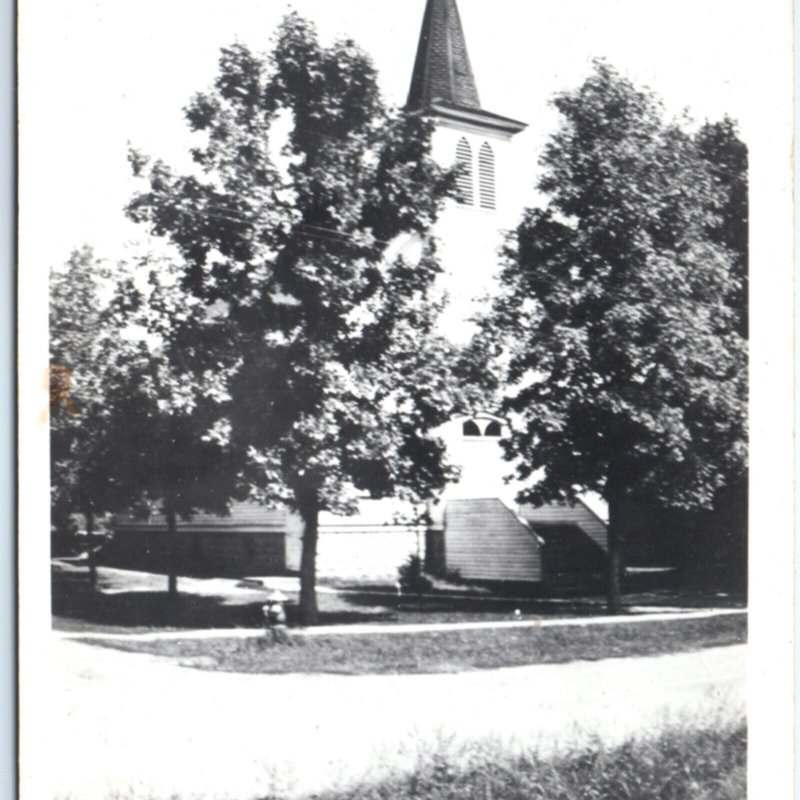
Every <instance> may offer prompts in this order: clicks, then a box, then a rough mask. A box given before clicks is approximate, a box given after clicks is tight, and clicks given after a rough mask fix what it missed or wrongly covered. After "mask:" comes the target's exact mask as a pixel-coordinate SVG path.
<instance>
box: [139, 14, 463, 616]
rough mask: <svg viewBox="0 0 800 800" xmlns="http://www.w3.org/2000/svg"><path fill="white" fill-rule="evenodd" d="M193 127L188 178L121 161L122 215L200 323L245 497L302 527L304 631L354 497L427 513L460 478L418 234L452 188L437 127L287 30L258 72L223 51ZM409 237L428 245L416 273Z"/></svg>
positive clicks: (362, 61) (241, 51)
mask: <svg viewBox="0 0 800 800" xmlns="http://www.w3.org/2000/svg"><path fill="white" fill-rule="evenodd" d="M187 119H188V122H189V124H190V126H191V128H192V130H193V131H195V132H197V133H198V134H199V135H200V136H201V137H202V143H201V144H200V145H199V146H198V147H197V148H196V149H194V150H193V151H192V153H193V156H194V160H195V162H196V164H197V167H198V168H197V170H196V172H195V173H194V174H190V175H178V174H175V173H174V172H173V171H171V170H170V169H169V168H168V167H167V166H166V165H165V164H163V163H162V162H159V161H156V162H154V163H150V162H148V161H147V160H146V159H144V158H143V157H141V156H140V155H138V154H135V153H134V154H132V162H133V165H134V169H135V170H136V171H137V172H139V173H141V174H145V175H146V177H147V179H148V181H149V187H148V189H147V190H146V191H143V192H142V193H140V194H139V195H138V196H136V197H135V198H134V199H133V201H132V202H131V204H130V206H129V214H130V216H131V217H132V218H133V219H134V220H136V221H140V222H142V223H145V224H147V225H148V226H149V227H150V229H151V230H152V232H154V233H155V234H157V235H160V236H164V237H167V238H168V239H169V240H170V241H171V242H172V243H173V244H174V245H175V246H177V248H178V249H179V250H180V252H181V254H182V256H183V258H184V260H185V267H184V270H183V274H182V275H181V276H180V287H181V289H182V290H183V291H184V292H185V293H186V295H187V296H188V297H192V298H194V299H195V300H196V301H199V302H200V303H201V304H202V307H203V308H204V309H205V311H206V315H205V319H204V321H203V324H202V326H200V327H201V329H202V331H203V333H204V336H205V337H206V339H205V341H206V345H205V346H204V348H203V352H202V353H200V352H198V354H197V355H198V371H200V370H201V369H202V370H210V371H212V372H217V373H225V374H226V376H227V377H226V388H227V392H228V395H229V397H230V411H229V414H228V415H227V417H226V419H227V422H228V425H229V436H230V441H231V443H232V445H233V447H234V449H235V450H236V451H237V452H239V453H242V454H244V455H245V456H246V459H245V460H246V465H245V479H246V481H247V482H248V484H249V485H250V486H251V490H252V494H253V495H254V496H256V497H257V498H259V499H260V500H262V501H263V502H265V503H282V504H284V505H286V506H287V507H289V508H290V509H293V510H294V511H296V512H297V513H298V514H299V515H300V517H301V518H302V520H303V523H304V535H303V549H302V563H301V598H300V605H301V609H300V610H301V618H302V621H303V622H304V623H306V624H309V623H312V622H313V621H314V620H315V619H316V616H317V603H316V592H315V559H316V547H317V534H318V519H319V513H320V512H321V511H323V510H330V511H334V512H338V513H347V512H350V511H353V510H354V509H355V507H356V506H355V501H356V498H357V496H358V495H359V494H360V493H363V492H367V493H369V494H370V495H371V496H373V497H384V496H388V495H391V494H395V493H406V494H407V495H408V496H409V497H410V498H413V499H422V498H424V497H427V496H429V495H430V494H431V493H432V492H433V491H434V490H436V489H438V488H440V487H441V486H443V484H444V483H445V481H446V480H447V479H448V478H449V477H450V474H451V473H450V470H449V468H448V467H447V465H446V463H445V459H444V457H443V456H444V453H443V444H442V442H441V441H439V440H438V439H437V438H436V436H435V435H434V434H433V431H434V429H435V428H436V427H437V426H438V425H440V424H441V423H442V422H443V421H444V420H445V419H446V418H447V416H448V414H449V413H450V411H451V410H452V408H453V405H454V403H456V402H457V397H456V392H455V390H454V383H453V381H452V380H451V375H452V364H453V361H454V354H453V353H452V352H451V349H450V347H449V346H448V345H447V344H446V343H445V342H444V341H443V340H442V339H441V338H439V337H437V336H436V335H435V320H436V314H437V311H438V308H437V306H436V303H435V302H433V301H432V300H431V299H430V289H431V287H432V285H433V282H434V280H435V278H436V275H437V273H438V272H439V267H438V264H437V261H436V256H435V250H434V246H433V244H431V243H430V240H429V238H428V232H429V230H430V227H431V225H432V223H433V222H434V220H435V217H436V214H437V210H438V206H439V202H440V200H441V199H442V197H443V196H444V195H445V193H446V192H447V191H449V189H450V186H451V183H452V181H451V179H450V177H449V176H447V175H445V174H444V173H443V172H441V171H440V170H439V169H438V168H437V167H436V165H435V163H434V162H433V161H432V159H431V158H430V154H429V139H430V133H431V127H430V123H429V122H427V121H426V120H425V119H423V118H422V117H420V116H418V115H414V114H410V113H405V112H392V111H390V110H388V109H387V108H386V106H385V105H384V104H383V102H382V100H381V97H380V94H379V91H378V87H377V82H376V74H375V71H374V69H373V66H372V64H371V62H370V60H369V59H368V58H367V57H366V56H365V55H364V53H363V52H361V51H360V50H359V49H358V48H357V47H356V46H355V45H354V44H353V43H352V42H350V41H341V42H337V43H335V44H333V45H332V46H330V47H324V46H322V45H321V44H320V43H319V41H318V39H317V35H316V32H315V30H314V28H313V26H312V25H310V24H309V23H308V22H307V21H305V20H303V19H302V18H301V17H299V16H297V15H295V14H292V15H289V16H288V17H286V19H285V20H284V22H283V24H282V25H281V27H280V29H279V31H278V35H277V39H276V43H275V47H274V49H273V51H272V53H271V55H270V56H269V58H267V59H266V60H265V59H262V58H259V57H257V56H255V55H254V54H253V53H252V52H250V51H249V50H248V49H247V48H245V47H244V46H242V45H235V46H233V47H230V48H227V49H225V50H223V53H222V57H221V60H220V69H219V75H218V77H217V79H216V83H215V85H214V87H213V89H211V90H210V91H208V92H207V93H204V94H200V95H198V96H197V97H195V98H194V100H193V101H192V102H191V104H190V105H189V107H188V109H187ZM409 236H412V237H418V238H421V239H422V240H423V242H425V243H426V244H425V246H424V254H423V256H422V258H421V259H419V260H417V261H416V262H414V263H411V262H409V261H408V260H407V259H406V258H404V257H403V253H402V250H403V248H402V242H403V241H404V240H408V237H409ZM191 335H193V334H191ZM191 335H189V338H191Z"/></svg>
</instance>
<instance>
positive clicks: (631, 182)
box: [487, 62, 747, 610]
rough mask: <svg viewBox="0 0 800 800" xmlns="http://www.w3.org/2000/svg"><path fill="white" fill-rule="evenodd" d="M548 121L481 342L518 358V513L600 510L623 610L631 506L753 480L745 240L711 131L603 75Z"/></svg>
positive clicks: (703, 503)
mask: <svg viewBox="0 0 800 800" xmlns="http://www.w3.org/2000/svg"><path fill="white" fill-rule="evenodd" d="M555 106H556V108H557V109H558V110H559V111H560V112H561V126H560V128H559V130H558V131H557V132H556V133H555V134H554V136H553V137H552V139H551V140H550V142H549V144H548V145H547V147H546V149H545V152H544V155H543V157H542V161H541V163H542V167H543V174H542V177H541V180H540V184H539V187H540V189H541V190H542V191H543V192H545V193H546V195H547V196H548V198H549V202H548V204H547V207H546V208H544V209H535V210H529V211H527V212H526V213H525V215H524V218H523V220H522V222H521V223H520V225H519V227H518V228H517V229H516V231H515V232H514V233H513V235H512V236H511V237H510V240H509V245H508V248H507V252H506V256H505V265H504V269H503V272H502V284H503V289H504V291H503V293H502V295H501V297H500V298H499V299H498V301H497V303H496V305H495V307H494V310H493V314H492V316H491V319H490V320H489V321H488V322H487V330H489V331H490V332H494V334H495V336H496V337H497V338H498V340H499V341H500V342H502V343H503V344H504V345H506V346H507V347H508V348H509V351H510V352H509V354H508V355H507V357H506V365H507V376H506V378H507V382H508V385H509V387H510V388H509V389H508V392H507V398H506V401H505V405H506V410H507V412H509V414H510V416H511V419H512V428H513V430H512V433H511V435H510V438H509V441H508V442H507V450H508V455H509V456H510V457H514V458H516V459H517V460H518V465H519V466H518V471H519V476H520V477H521V478H522V479H525V480H526V481H528V485H529V488H528V489H527V490H526V491H525V492H524V498H523V499H526V500H530V501H533V502H542V501H547V500H567V501H570V500H574V498H575V496H576V495H577V494H578V493H580V492H582V491H586V490H594V491H598V492H600V493H601V494H602V495H603V496H604V498H605V499H606V501H607V502H608V506H609V556H610V558H609V561H610V570H609V587H608V595H609V598H608V600H609V606H610V608H611V609H612V610H617V609H619V608H620V606H621V593H620V574H621V561H622V542H621V533H620V519H619V510H620V508H621V506H622V505H623V504H624V503H625V502H626V501H627V500H637V499H645V500H646V501H647V502H649V503H653V502H656V503H660V504H662V505H664V506H668V507H678V508H689V509H693V508H695V509H696V508H704V507H709V506H710V505H711V504H712V503H713V500H714V497H715V495H716V493H717V492H718V490H719V489H720V488H721V487H723V486H724V485H725V484H726V483H728V482H730V481H731V480H733V479H734V478H735V476H736V475H738V474H740V473H741V471H742V470H743V468H744V462H745V458H746V432H745V426H746V393H747V387H746V366H747V364H746V345H745V341H744V339H743V335H742V325H741V305H742V304H741V299H734V300H733V301H731V298H737V297H738V298H741V292H742V271H741V269H740V268H737V258H738V254H737V252H736V250H735V246H734V242H733V240H734V239H736V238H737V237H739V235H740V230H739V228H738V224H739V223H738V221H737V220H736V219H735V218H734V216H733V215H731V216H728V217H727V218H728V219H729V220H730V227H727V226H726V225H723V222H724V221H725V219H726V214H727V209H729V207H730V204H731V203H732V202H733V201H732V199H731V197H730V195H729V194H728V193H726V192H725V191H721V181H720V180H719V170H717V171H715V170H714V169H712V166H714V165H716V166H717V167H721V165H720V164H718V163H717V162H716V161H715V158H716V157H715V152H716V151H715V148H714V146H713V143H712V140H713V138H714V131H713V129H711V128H706V129H705V131H704V132H703V133H702V134H701V135H700V136H699V137H697V136H693V135H691V134H690V133H688V132H686V131H685V130H683V129H682V128H681V127H680V125H678V124H675V123H672V122H668V121H665V118H664V114H663V111H662V109H661V107H660V105H659V103H658V101H657V100H656V98H655V97H654V96H653V95H652V94H651V93H650V92H648V91H645V90H641V89H638V88H636V87H635V86H634V85H632V84H631V83H630V82H629V81H628V80H626V79H625V78H623V77H621V76H620V75H619V74H618V73H617V72H616V71H615V70H614V69H612V68H611V67H610V66H608V65H607V64H605V63H603V62H598V63H596V64H595V68H594V71H593V73H592V74H591V75H590V77H589V78H588V79H587V80H586V82H585V83H584V84H583V85H582V86H581V87H580V88H579V89H577V90H575V91H572V92H567V93H564V94H561V95H559V96H558V97H557V98H556V99H555ZM720 132H722V133H725V131H722V129H720ZM727 134H730V131H727ZM727 134H726V138H729V137H727Z"/></svg>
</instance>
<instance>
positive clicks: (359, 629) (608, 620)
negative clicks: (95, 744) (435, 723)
mask: <svg viewBox="0 0 800 800" xmlns="http://www.w3.org/2000/svg"><path fill="white" fill-rule="evenodd" d="M737 614H747V610H746V609H729V608H725V609H713V608H711V609H704V610H701V611H677V612H676V611H670V612H657V613H645V614H636V615H630V616H627V615H621V616H614V617H609V616H605V617H571V618H566V619H539V618H534V619H527V620H519V621H517V620H512V621H508V622H505V621H500V620H497V621H492V622H436V623H428V624H425V623H421V624H413V625H410V624H403V623H399V624H393V623H391V622H388V623H361V624H355V625H320V626H318V627H314V628H292V629H291V635H292V636H354V635H365V634H369V635H375V634H383V635H392V634H414V633H435V632H437V633H438V632H447V631H468V630H487V629H492V628H495V629H496V628H536V629H538V628H570V627H572V628H574V627H587V626H590V625H628V624H633V623H646V622H665V621H668V620H678V619H680V620H685V619H687V620H691V619H709V618H711V617H727V616H734V615H737ZM54 633H55V634H56V635H57V636H58V637H59V638H61V639H83V640H98V639H99V640H109V639H111V640H122V641H131V642H156V641H165V640H180V639H257V638H259V637H261V636H263V635H264V629H263V628H217V629H211V630H188V631H186V630H184V631H153V632H152V633H91V632H86V633H81V632H73V631H54Z"/></svg>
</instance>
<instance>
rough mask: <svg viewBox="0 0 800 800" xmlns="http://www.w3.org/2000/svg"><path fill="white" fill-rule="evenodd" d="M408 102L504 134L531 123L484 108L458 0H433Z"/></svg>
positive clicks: (442, 116) (429, 3) (441, 116)
mask: <svg viewBox="0 0 800 800" xmlns="http://www.w3.org/2000/svg"><path fill="white" fill-rule="evenodd" d="M406 105H407V107H408V108H409V109H411V110H414V111H419V110H422V111H428V112H432V113H433V114H434V115H435V116H436V117H438V118H439V119H448V120H450V121H451V122H457V123H459V124H469V125H471V126H477V127H479V128H481V129H489V130H492V131H494V132H495V133H497V134H500V135H504V136H513V135H514V134H515V133H519V132H520V131H521V130H523V129H524V128H525V127H526V125H525V124H524V123H522V122H518V121H517V120H513V119H509V118H508V117H502V116H500V115H499V114H491V113H489V112H488V111H484V110H483V108H482V107H481V101H480V98H479V97H478V87H477V86H476V84H475V75H474V74H473V72H472V65H471V64H470V61H469V53H468V52H467V41H466V38H465V37H464V29H463V28H462V27H461V18H460V16H459V14H458V6H457V5H456V0H427V5H426V6H425V16H424V17H423V20H422V30H421V32H420V36H419V45H418V47H417V58H416V61H415V62H414V74H413V76H412V78H411V88H410V90H409V92H408V102H407V104H406Z"/></svg>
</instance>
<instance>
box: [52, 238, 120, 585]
mask: <svg viewBox="0 0 800 800" xmlns="http://www.w3.org/2000/svg"><path fill="white" fill-rule="evenodd" d="M109 280H110V274H109V271H108V269H107V267H106V266H105V265H104V264H103V263H102V262H101V261H99V260H98V259H96V258H95V257H94V254H93V252H92V250H91V249H90V248H88V247H84V248H82V249H80V250H76V251H75V252H73V253H72V255H71V256H70V258H69V260H68V262H67V263H66V265H64V267H63V268H60V269H56V270H52V272H51V275H50V285H49V289H50V398H51V404H50V405H51V408H50V472H51V500H52V503H51V508H52V520H53V525H54V527H55V528H59V527H61V526H63V525H64V524H65V522H66V520H68V519H69V517H70V515H72V514H75V513H80V514H82V515H83V517H84V520H85V523H86V531H87V534H88V535H89V537H90V538H89V557H90V571H91V576H92V582H94V580H95V578H96V572H95V569H94V561H93V559H92V554H93V549H92V546H91V536H92V534H94V532H95V530H96V524H95V523H96V519H97V517H98V516H99V515H101V514H103V513H105V512H106V511H109V510H114V509H115V508H118V507H120V506H121V505H124V504H125V502H126V500H127V498H126V495H125V492H124V489H123V488H122V487H121V486H119V484H118V483H117V482H115V481H114V479H113V477H112V476H111V474H110V472H109V466H110V464H112V463H113V452H112V450H111V448H110V439H109V437H108V436H107V435H106V434H107V429H108V426H107V423H108V415H107V413H106V404H105V399H104V398H105V390H106V387H107V385H108V382H107V380H106V378H105V374H104V373H105V367H106V365H107V363H108V361H107V358H106V356H107V354H108V352H109V347H110V345H111V341H110V340H109V339H108V337H107V336H105V335H104V324H103V321H104V316H103V315H104V311H103V309H104V307H106V306H107V300H108V282H109ZM104 290H105V291H104ZM104 294H105V297H104Z"/></svg>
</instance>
